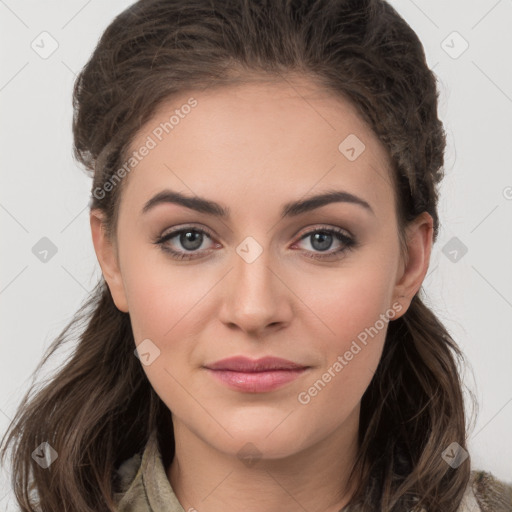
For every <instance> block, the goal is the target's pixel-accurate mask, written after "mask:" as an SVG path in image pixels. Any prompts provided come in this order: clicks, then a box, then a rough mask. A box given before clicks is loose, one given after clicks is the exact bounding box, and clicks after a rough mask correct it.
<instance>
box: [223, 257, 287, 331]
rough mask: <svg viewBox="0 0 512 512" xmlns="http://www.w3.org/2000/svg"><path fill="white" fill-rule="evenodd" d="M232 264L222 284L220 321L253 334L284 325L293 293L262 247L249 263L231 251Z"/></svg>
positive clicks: (280, 327)
mask: <svg viewBox="0 0 512 512" xmlns="http://www.w3.org/2000/svg"><path fill="white" fill-rule="evenodd" d="M233 265H234V268H233V269H232V271H231V272H229V274H228V275H227V276H226V280H225V282H224V283H223V284H222V286H223V303H222V306H221V309H220V319H221V321H222V322H223V323H224V324H226V325H227V326H228V327H229V328H230V329H240V330H241V331H243V332H244V333H246V334H249V335H251V336H256V337H259V336H263V335H265V334H266V333H268V332H270V331H275V330H279V329H282V328H283V327H285V326H286V325H288V324H289V323H290V321H291V317H292V314H293V310H292V304H291V300H292V297H293V293H292V292H291V291H290V289H289V288H288V287H287V286H286V283H285V279H283V277H282V276H280V275H279V273H280V272H279V271H278V268H277V267H278V266H276V265H275V262H272V261H271V258H270V254H269V251H268V250H264V251H263V252H262V254H260V256H259V257H258V258H257V259H256V260H254V261H252V262H251V263H248V262H247V261H245V260H244V259H243V258H242V257H240V256H239V255H238V254H237V253H235V254H234V256H233ZM288 286H289V285H288Z"/></svg>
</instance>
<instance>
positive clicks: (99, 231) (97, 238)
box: [90, 209, 128, 313]
mask: <svg viewBox="0 0 512 512" xmlns="http://www.w3.org/2000/svg"><path fill="white" fill-rule="evenodd" d="M90 222H91V234H92V242H93V244H94V250H95V252H96V257H97V258H98V262H99V264H100V267H101V271H102V273H103V277H104V278H105V281H106V282H107V285H108V287H109V289H110V293H111V294H112V298H113V299H114V303H115V305H116V307H117V309H119V310H120V311H123V312H124V313H128V301H127V300H126V294H125V290H124V285H123V280H122V276H121V271H120V268H119V260H118V255H117V249H116V246H115V244H113V243H112V241H111V240H110V239H109V237H108V236H107V233H106V230H105V224H104V213H103V212H102V211H101V210H98V209H93V210H91V213H90Z"/></svg>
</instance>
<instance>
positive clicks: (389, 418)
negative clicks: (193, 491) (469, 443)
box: [2, 0, 470, 512]
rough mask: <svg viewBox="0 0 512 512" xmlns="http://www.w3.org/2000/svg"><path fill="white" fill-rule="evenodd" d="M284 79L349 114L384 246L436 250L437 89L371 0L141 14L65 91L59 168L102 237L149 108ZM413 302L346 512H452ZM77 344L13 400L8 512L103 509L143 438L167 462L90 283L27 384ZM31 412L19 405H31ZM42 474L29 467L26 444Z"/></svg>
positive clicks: (455, 354)
mask: <svg viewBox="0 0 512 512" xmlns="http://www.w3.org/2000/svg"><path fill="white" fill-rule="evenodd" d="M292 74H297V75H300V76H303V77H307V78H309V79H310V80H312V81H314V82H315V83H316V84H318V85H319V86H321V87H323V88H325V89H327V90H329V91H331V92H334V93H335V94H338V95H340V96H343V97H344V98H348V99H349V100H350V101H351V102H352V103H353V105H355V106H356V108H357V109H358V112H359V114H360V115H361V117H362V119H364V120H365V121H366V122H367V123H368V125H369V126H370V128H371V129H372V130H373V131H374V132H375V134H376V135H377V136H378V137H379V139H380V141H381V142H382V144H383V145H384V146H385V148H386V149H387V151H388V152H389V156H390V158H391V161H392V162H393V173H394V175H393V179H394V182H395V192H396V194H395V198H396V208H397V213H398V220H399V225H398V228H399V233H400V235H401V240H403V235H404V230H405V227H406V225H407V223H408V222H409V221H411V220H413V219H414V218H415V217H416V216H417V215H418V214H420V213H421V212H423V211H426V212H428V213H430V215H432V217H433V219H434V240H435V239H436V238H437V233H438V229H439V220H438V216H437V201H438V191H437V186H438V184H439V182H440V181H441V179H442V177H443V163H444V150H445V145H446V137H445V132H444V130H443V125H442V123H441V121H440V120H439V119H438V115H437V101H438V91H437V84H436V78H435V75H434V74H433V72H432V71H431V70H430V69H429V68H428V66H427V63H426V59H425V54H424V50H423V46H422V44H421V43H420V41H419V39H418V37H417V35H416V34H415V33H414V31H413V30H412V29H411V28H410V27H409V25H408V24H407V23H406V22H405V21H404V20H403V19H402V18H401V17H400V15H399V14H398V13H397V12H396V11H395V10H394V9H393V8H392V7H391V6H390V5H389V4H388V3H386V2H385V1H383V0H258V1H257V2H255V1H251V0H231V1H221V0H187V1H186V2H185V1H183V0H140V1H139V2H137V3H135V4H133V5H132V6H131V7H129V8H128V9H126V10H125V11H124V12H122V13H121V14H120V15H118V16H117V17H116V18H115V19H114V20H113V22H112V23H111V24H110V25H109V26H108V27H107V29H106V30H105V32H104V33H103V35H102V37H101V39H100V40H99V42H98V45H97V47H96V48H95V50H94V52H93V54H92V56H91V58H90V60H89V61H88V62H87V64H86V65H85V67H84V68H83V69H82V71H81V72H80V74H79V75H78V77H77V79H76V82H75V87H74V91H73V106H74V117H73V135H74V153H75V157H76V158H77V160H78V161H79V162H80V163H81V164H83V165H84V166H85V168H86V170H87V171H88V172H90V173H91V176H92V177H93V184H92V189H91V208H99V209H100V210H102V211H103V212H104V214H105V227H106V229H107V232H108V233H109V234H110V235H111V236H114V234H115V231H116V221H117V213H118V205H119V199H120V194H121V192H122V190H123V182H121V183H120V184H119V186H114V187H112V190H109V191H108V193H98V191H105V190H108V189H107V188H106V187H105V185H106V184H107V182H108V181H109V180H111V178H112V176H113V175H114V173H115V172H116V171H117V170H118V169H119V168H120V167H121V166H122V165H123V163H124V162H125V161H126V157H127V148H128V147H129V145H130V143H131V141H133V139H134V136H135V135H136V134H137V132H138V130H140V128H141V127H142V126H143V125H144V123H145V122H147V121H148V120H149V119H150V118H151V116H152V115H153V114H154V113H155V110H156V109H157V108H158V106H159V105H160V104H161V103H162V102H163V101H164V100H168V99H169V98H171V97H172V96H173V95H174V94H177V93H182V92H186V91H189V90H192V89H196V90H197V89H204V88H207V87H222V86H223V85H229V84H233V83H235V82H241V83H243V82H244V81H250V80H253V79H256V78H257V77H260V78H261V77H264V78H265V77H266V78H269V79H282V78H284V77H286V76H287V75H290V76H291V75H292ZM420 294H421V290H420V292H418V294H416V296H415V297H414V298H413V300H412V302H411V304H410V307H409V309H408V310H407V312H406V313H405V314H404V315H403V316H402V317H400V318H398V319H396V320H394V321H392V322H390V323H389V326H388V333H387V337H386V342H385V346H384V351H383V355H382V358H381V361H380V364H379V366H378V369H377V371H376V373H375V375H374V377H373V380H372V382H371V383H370V385H369V387H368V389H367V391H366V392H365V394H364V396H363V398H362V404H361V417H360V433H359V437H360V439H359V442H360V450H359V456H358V459H357V463H356V465H355V467H354V471H353V473H352V474H353V476H354V477H355V476H357V479H358V481H359V482H360V484H359V487H358V489H357V492H356V494H355V496H354V498H353V500H352V501H351V506H354V507H357V510H361V511H375V510H382V511H402V510H411V509H412V508H414V507H415V506H418V507H425V508H426V509H427V510H428V511H429V512H436V511H443V512H455V511H456V510H457V508H458V506H459V504H460V502H461V499H462V495H463V492H464V490H465V488H466V486H467V484H468V481H469V476H470V464H469V459H468V460H466V461H465V462H464V463H463V464H462V465H461V466H460V467H458V468H457V469H453V468H452V467H450V466H449V465H448V464H447V463H446V462H445V461H444V460H443V458H442V457H441V453H442V451H443V450H444V449H445V448H447V447H448V446H449V445H450V444H451V443H452V442H457V443H458V444H459V445H461V447H463V448H465V447H466V425H465V415H464V406H463V394H462V387H461V382H460V377H459V371H458V370H459V365H458V363H459V361H460V358H461V354H460V351H459V349H458V348H457V346H456V344H455V342H454V341H453V340H452V338H451V337H450V335H449V334H448V332H447V330H446V329H445V327H444V326H443V325H442V324H441V322H440V321H439V320H438V319H437V318H436V316H435V314H434V313H433V312H432V311H431V310H430V309H429V308H428V307H427V306H426V305H425V304H424V302H423V301H422V298H421V297H420ZM73 340H75V341H76V346H75V347H74V351H73V353H72V355H71V357H70V358H69V360H68V361H67V362H66V363H65V364H64V366H63V367H62V368H61V369H60V370H59V371H58V372H57V373H56V374H55V375H54V376H53V377H52V378H51V379H49V380H48V382H45V383H44V385H42V386H41V388H40V389H37V390H36V388H35V386H34V387H33V388H32V389H31V390H30V391H29V392H27V394H26V395H25V397H24V399H23V400H22V403H21V404H20V406H19V409H18V411H17V413H16V415H15V417H14V420H13V421H12V423H11V425H10V427H9V430H8V432H7V433H6V435H5V437H4V440H3V445H4V446H3V449H2V458H4V457H5V455H6V450H7V447H8V446H9V445H11V444H12V445H13V446H12V448H13V454H14V457H13V461H12V478H13V487H14V490H15V494H16V499H17V501H18V503H19V505H20V506H21V509H22V510H23V511H33V510H36V509H37V510H43V511H51V512H54V511H55V510H60V511H67V510H73V511H75V512H78V511H79V512H87V511H88V512H92V511H94V512H98V511H100V510H101V511H102V510H115V508H114V502H113V499H112V496H113V492H114V491H115V490H116V485H117V482H116V480H115V469H116V468H117V467H118V465H119V464H120V463H121V462H122V461H123V460H125V459H127V458H128V457H130V456H131V455H133V454H134V453H135V452H138V451H140V450H142V449H143V447H144V445H145V443H146V441H147V440H148V436H149V433H150V432H151V430H152V429H153V428H157V429H158V432H159V441H160V443H161V445H162V447H163V456H164V463H165V464H168V463H169V462H170V461H171V459H172V457H173V454H174V444H173V439H172V437H171V434H172V421H171V416H170V411H169V410H168V409H167V407H166V406H165V405H164V403H163V402H162V401H161V399H160V398H159V397H158V395H157V394H156V393H155V391H154V390H153V389H152V387H151V385H150V383H149V381H148V379H147V378H146V375H145V373H144V371H143V370H142V368H141V365H140V362H139V360H138V359H137V358H136V357H134V353H133V351H134V347H135V343H134V339H133V334H132V330H131V325H130V318H129V315H128V314H126V313H123V312H121V311H119V310H118V309H117V308H116V306H115V305H114V302H113V300H112V296H111V294H110V291H109V289H108V287H107V286H106V284H105V281H104V280H103V279H101V281H100V282H99V283H98V285H97V287H96V289H95V290H94V292H93V293H92V294H91V296H90V297H89V299H88V300H87V301H86V302H85V303H84V304H83V306H82V307H81V309H80V310H79V311H78V312H77V314H76V316H75V317H74V318H73V320H72V321H71V322H70V323H69V324H68V325H67V326H66V328H65V329H64V330H63V332H62V333H61V334H60V335H59V337H58V338H57V339H56V340H55V341H54V343H53V344H52V345H51V347H50V348H49V350H48V352H47V354H46V355H45V358H44V359H43V361H42V362H41V364H40V365H39V366H38V368H37V369H36V372H38V371H39V369H40V368H41V367H42V366H43V365H44V363H45V362H46V360H47V359H48V358H49V357H51V355H52V354H53V353H54V352H55V351H56V350H57V349H58V348H59V347H61V346H63V345H64V344H65V343H70V342H71V341H73ZM32 394H33V395H34V396H31V395H32ZM43 442H48V443H49V444H50V445H51V446H52V447H53V448H54V449H55V450H56V451H57V453H58V458H57V459H56V460H55V461H54V462H53V464H52V465H51V468H49V469H42V468H41V467H40V466H39V465H38V464H37V463H36V462H35V461H34V460H33V458H32V457H31V454H32V452H33V451H34V449H35V448H36V447H38V446H39V445H40V444H41V443H43Z"/></svg>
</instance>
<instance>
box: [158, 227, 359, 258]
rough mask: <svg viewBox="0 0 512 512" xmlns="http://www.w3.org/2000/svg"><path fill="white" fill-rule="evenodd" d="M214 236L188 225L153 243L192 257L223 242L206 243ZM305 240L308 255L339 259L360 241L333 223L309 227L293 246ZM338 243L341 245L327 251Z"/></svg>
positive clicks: (179, 254) (180, 256)
mask: <svg viewBox="0 0 512 512" xmlns="http://www.w3.org/2000/svg"><path fill="white" fill-rule="evenodd" d="M212 236H213V235H211V234H210V233H209V232H208V231H206V230H205V229H201V228H196V227H191V226H188V227H183V228H180V229H175V230H173V231H170V232H169V233H166V234H164V235H161V236H159V237H158V238H157V239H156V240H155V241H154V242H153V243H155V244H157V245H159V246H161V248H162V250H163V251H165V252H166V253H168V254H170V255H171V257H172V258H173V259H176V260H191V259H196V258H199V257H201V256H202V253H203V252H204V251H207V252H209V250H210V249H212V248H213V247H214V246H217V247H219V246H220V244H215V243H214V244H213V245H210V247H204V243H205V241H207V240H210V241H212ZM304 240H308V241H309V246H310V247H311V248H306V250H305V255H306V256H307V257H308V258H312V259H317V260H323V259H328V258H330V259H337V258H338V257H339V256H340V255H341V254H342V253H344V252H345V251H348V250H351V249H353V248H354V247H355V246H356V245H357V242H356V240H355V238H353V237H351V236H348V235H347V234H346V233H345V232H344V231H343V230H342V229H340V228H333V227H330V228H316V229H312V230H309V231H308V232H306V233H305V234H304V235H303V236H302V237H301V238H300V240H299V242H296V243H295V244H294V245H293V246H292V247H294V246H297V245H298V244H299V243H300V242H302V241H304ZM336 243H338V244H341V246H340V247H338V248H337V249H335V250H332V251H329V252H327V251H328V250H329V249H330V248H331V247H332V245H333V244H336ZM307 253H311V254H307Z"/></svg>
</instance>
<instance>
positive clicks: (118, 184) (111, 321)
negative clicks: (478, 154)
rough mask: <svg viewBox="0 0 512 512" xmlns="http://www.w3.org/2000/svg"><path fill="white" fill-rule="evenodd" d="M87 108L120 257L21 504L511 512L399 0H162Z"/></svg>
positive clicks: (425, 100)
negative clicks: (466, 353) (450, 280)
mask: <svg viewBox="0 0 512 512" xmlns="http://www.w3.org/2000/svg"><path fill="white" fill-rule="evenodd" d="M74 108H75V115H74V123H73V130H74V142H75V147H74V149H75V155H76V157H77V159H78V160H79V161H80V162H81V163H83V164H84V165H85V167H86V168H87V169H88V170H90V172H91V174H92V177H93V185H92V197H91V212H90V219H91V232H92V238H93V243H94V248H95V251H96V254H97V257H98V261H99V264H100V266H101V269H102V274H103V278H102V280H101V282H99V283H98V286H97V288H96V293H95V294H94V297H92V298H91V299H90V301H89V302H88V303H87V304H85V305H84V306H83V307H82V309H81V310H80V311H79V312H78V313H77V315H76V318H74V320H73V321H72V322H71V323H70V324H69V325H68V326H67V328H66V329H65V330H64V332H63V333H62V334H61V335H60V337H59V338H58V339H57V340H56V341H55V343H54V345H53V347H52V348H51V350H50V354H48V355H51V353H52V352H53V351H54V350H55V349H56V348H57V347H58V346H59V345H61V344H62V343H64V342H65V340H66V339H68V338H69V336H70V333H71V329H72V328H73V327H76V326H78V325H79V324H82V323H83V325H84V329H83V332H81V333H80V335H79V343H78V345H77V347H76V351H75V353H74V354H73V356H72V358H71V359H70V361H69V362H68V363H67V364H66V365H65V366H64V367H63V368H62V369H61V370H60V372H59V373H58V374H57V375H56V376H55V377H54V378H53V380H52V381H51V382H50V383H49V384H48V385H47V386H46V387H45V388H44V389H42V390H41V391H40V392H39V393H38V394H37V395H36V396H35V397H33V398H31V399H30V400H29V399H28V395H27V396H26V397H25V399H24V401H23V402H22V404H21V406H20V408H19V411H18V413H17V415H16V417H15V419H14V421H13V424H12V426H11V429H10V432H9V435H8V436H7V439H6V442H5V447H4V450H5V448H6V447H7V445H8V444H10V443H11V442H13V441H15V440H16V447H15V452H14V454H15V458H14V464H13V477H14V479H15V481H16V482H17V485H16V486H15V491H16V495H17V499H18V502H19V504H20V506H21V508H22V510H36V508H35V507H36V506H39V507H40V509H41V510H44V511H46V510H48V511H50V510H51V511H54V510H74V511H84V512H85V511H99V510H121V511H129V510H130V511H131V510H136V511H150V510H153V511H159V512H163V511H183V510H188V511H192V510H198V511H199V512H203V511H204V512H210V511H223V512H225V511H227V512H229V511H231V510H248V511H256V510H258V511H260V510H265V511H274V510H309V511H322V512H326V511H327V512H334V511H340V510H343V511H376V510H382V511H411V510H418V511H419V510H427V511H429V512H435V511H443V512H452V511H453V512H455V511H459V512H461V511H465V512H467V511H470V510H493V511H494V510H511V508H510V492H509V491H507V489H506V488H505V485H504V484H502V483H500V482H498V481H496V480H495V479H493V478H492V476H491V475H489V474H486V473H483V472H474V471H473V472H472V471H471V467H470V458H469V457H468V453H467V450H466V448H467V447H466V421H465V417H464V407H463V399H462V391H461V382H460V380H459V376H458V371H457V359H458V358H459V357H460V355H461V354H460V352H459V349H458V348H457V346H456V344H455V342H454V341H453V340H452V339H451V338H450V336H449V334H448V333H447V331H446V329H445V328H444V327H443V325H442V324H441V323H440V322H439V320H438V319H437V318H436V317H435V315H434V314H433V313H432V311H430V309H429V308H428V307H427V306H426V305H425V304H424V303H423V301H422V299H421V297H420V289H421V284H422V282H423V279H424V277H425V275H426V272H427V269H428V264H429V258H430V254H431V248H432V244H433V243H434V242H435V240H436V236H437V233H438V229H439V219H438V215H437V199H438V192H437V186H438V184H439V182H440V180H441V178H442V165H443V152H444V147H445V134H444V131H443V127H442V123H441V122H440V120H439V119H438V117H437V89H436V81H435V77H434V75H433V73H432V72H431V71H430V70H429V69H428V67H427V65H426V61H425V56H424V52H423V47H422V45H421V43H420V41H419V40H418V38H417V36H416V34H415V33H414V32H413V31H412V29H411V28H410V27H409V26H408V25H407V24H406V23H405V21H404V20H403V19H402V18H401V17H400V16H399V15H398V14H397V13H396V11H395V10H394V9H393V8H391V7H390V6H389V5H388V4H387V3H386V2H384V1H382V0H365V1H359V2H351V1H340V0H336V1H335V0H325V1H291V0H288V1H287V0H272V1H266V2H248V1H242V0H238V1H233V2H220V1H217V2H215V1H206V0H194V1H189V2H178V1H169V0H141V1H139V2H137V3H135V4H134V5H133V6H131V7H130V8H128V9H127V10H126V11H124V12H123V13H121V14H120V15H119V16H118V17H117V18H116V19H115V20H114V21H113V22H112V23H111V24H110V26H109V27H108V28H107V29H106V31H105V33H104V34H103V36H102V38H101V40H100V41H99V43H98V46H97V48H96V49H95V51H94V53H93V55H92V57H91V59H90V61H89V62H88V63H87V65H86V66H85V68H84V69H83V70H82V72H81V73H80V75H79V76H78V78H77V81H76V84H75V90H74ZM34 448H35V449H34ZM507 492H508V494H507ZM34 493H35V494H34ZM36 496H37V497H36ZM489 507H491V508H489Z"/></svg>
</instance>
